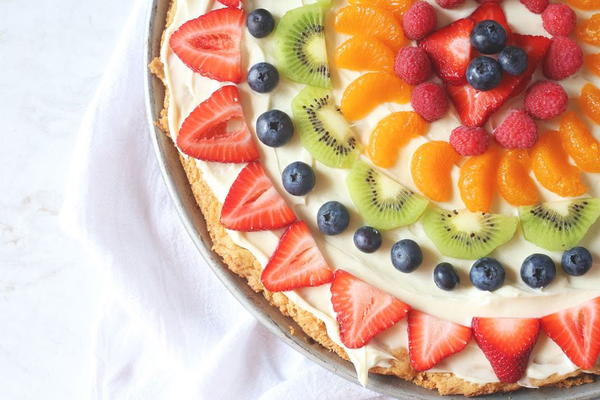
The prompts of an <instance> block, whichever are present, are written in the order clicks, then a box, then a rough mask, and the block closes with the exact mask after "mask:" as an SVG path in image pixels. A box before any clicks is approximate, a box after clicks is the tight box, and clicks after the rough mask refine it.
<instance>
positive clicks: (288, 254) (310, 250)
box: [261, 221, 333, 292]
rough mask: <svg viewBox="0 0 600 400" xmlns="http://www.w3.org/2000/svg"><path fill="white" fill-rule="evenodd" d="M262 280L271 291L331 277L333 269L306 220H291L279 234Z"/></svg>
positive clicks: (316, 283) (323, 280)
mask: <svg viewBox="0 0 600 400" xmlns="http://www.w3.org/2000/svg"><path fill="white" fill-rule="evenodd" d="M261 280H262V283H263V285H264V286H265V287H266V288H267V289H268V290H270V291H271V292H281V291H285V290H294V289H299V288H303V287H309V286H319V285H322V284H324V283H328V282H331V281H332V280H333V271H332V270H331V268H329V265H328V264H327V261H325V258H324V257H323V254H321V252H320V251H319V248H318V247H317V243H316V242H315V239H313V237H312V235H311V234H310V230H309V229H308V226H307V225H306V223H305V222H303V221H297V222H294V223H293V224H292V225H290V227H289V228H288V229H287V230H286V231H285V233H284V234H283V236H281V239H280V240H279V245H278V246H277V249H276V250H275V253H273V256H271V259H270V260H269V263H268V264H267V266H266V267H265V269H264V270H263V273H262V276H261Z"/></svg>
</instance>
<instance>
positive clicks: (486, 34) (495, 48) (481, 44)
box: [471, 19, 507, 54]
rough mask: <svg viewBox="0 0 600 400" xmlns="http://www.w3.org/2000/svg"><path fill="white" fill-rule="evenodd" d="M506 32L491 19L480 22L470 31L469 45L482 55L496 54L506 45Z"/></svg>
mask: <svg viewBox="0 0 600 400" xmlns="http://www.w3.org/2000/svg"><path fill="white" fill-rule="evenodd" d="M506 39H507V35H506V30H505V29H504V28H503V27H502V25H500V24H499V23H497V22H496V21H492V20H491V19H486V20H485V21H481V22H480V23H478V24H477V25H475V28H473V30H472V31H471V44H472V45H473V47H475V48H476V49H477V50H479V52H480V53H482V54H496V53H498V52H499V51H500V50H502V48H504V46H505V45H506Z"/></svg>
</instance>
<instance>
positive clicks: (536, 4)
mask: <svg viewBox="0 0 600 400" xmlns="http://www.w3.org/2000/svg"><path fill="white" fill-rule="evenodd" d="M521 3H523V5H524V6H525V7H527V9H528V10H529V11H531V12H532V13H535V14H541V13H542V12H544V10H545V9H546V7H548V4H549V3H550V0H521Z"/></svg>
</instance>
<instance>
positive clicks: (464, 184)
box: [458, 148, 500, 212]
mask: <svg viewBox="0 0 600 400" xmlns="http://www.w3.org/2000/svg"><path fill="white" fill-rule="evenodd" d="M499 153H500V152H499V151H498V149H496V148H491V149H489V150H488V151H487V152H485V153H484V154H481V155H479V156H474V157H469V158H468V159H467V161H465V162H464V164H463V165H462V166H461V167H460V177H459V179H458V188H459V190H460V197H461V198H462V200H463V202H464V203H465V205H466V206H467V208H468V209H469V210H471V211H482V212H489V211H490V209H491V208H492V202H493V201H494V192H495V188H496V179H495V178H496V172H497V170H498V162H499V160H500V154H499Z"/></svg>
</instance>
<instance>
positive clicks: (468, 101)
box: [446, 3, 550, 127]
mask: <svg viewBox="0 0 600 400" xmlns="http://www.w3.org/2000/svg"><path fill="white" fill-rule="evenodd" d="M485 4H491V3H485ZM512 42H513V43H514V44H515V45H516V46H519V47H522V48H523V49H524V50H525V51H526V52H527V55H528V56H529V64H528V66H527V69H526V70H525V72H523V73H522V74H521V75H518V76H513V75H508V74H504V76H503V77H502V82H501V83H500V85H499V86H498V87H496V88H494V89H492V90H488V91H485V92H482V91H479V90H476V89H474V88H473V87H472V86H471V85H469V84H465V85H462V86H451V85H448V86H446V89H447V91H448V95H449V96H450V99H451V100H452V102H453V103H454V106H455V107H456V111H457V112H458V115H459V117H460V119H461V121H462V123H463V125H466V126H470V127H474V126H482V125H483V124H485V122H486V121H487V120H488V118H489V117H490V115H492V114H493V113H494V112H496V111H497V110H498V109H499V108H500V107H502V105H503V104H504V103H505V102H506V100H508V99H509V98H510V97H513V96H516V95H518V94H519V93H521V92H522V91H523V90H524V89H525V88H526V87H527V85H528V84H529V82H530V81H531V76H532V75H533V73H534V72H535V69H536V68H537V66H538V64H539V63H540V61H541V60H542V59H543V58H544V55H545V54H546V51H547V50H548V46H549V45H550V39H548V38H546V37H543V36H530V35H518V34H513V40H512Z"/></svg>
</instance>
